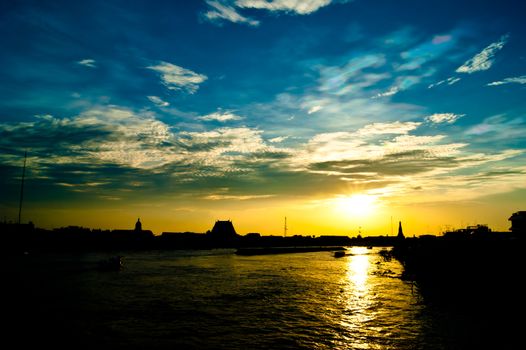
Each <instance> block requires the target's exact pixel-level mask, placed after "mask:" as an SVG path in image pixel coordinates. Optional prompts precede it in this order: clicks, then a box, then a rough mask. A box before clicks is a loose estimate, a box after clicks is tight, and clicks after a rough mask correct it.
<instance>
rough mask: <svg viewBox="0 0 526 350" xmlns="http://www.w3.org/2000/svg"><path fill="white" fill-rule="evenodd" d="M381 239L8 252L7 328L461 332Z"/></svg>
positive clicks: (39, 337)
mask: <svg viewBox="0 0 526 350" xmlns="http://www.w3.org/2000/svg"><path fill="white" fill-rule="evenodd" d="M380 249H381V248H373V249H367V248H364V247H353V248H349V253H350V255H349V256H346V257H343V258H334V257H333V255H332V254H331V253H330V252H314V253H300V254H281V255H266V256H237V255H235V254H233V250H209V251H153V252H133V253H123V255H124V259H123V261H124V268H123V269H122V270H121V271H105V272H102V271H99V270H97V269H96V264H97V261H99V260H100V259H104V258H106V257H108V256H109V255H108V254H83V255H64V254H62V255H45V256H24V257H18V258H17V259H16V261H15V263H16V264H17V265H18V268H17V269H15V272H14V273H13V274H12V275H10V277H9V278H11V283H10V286H9V287H8V291H9V292H10V293H11V298H14V301H12V302H11V303H10V304H11V306H10V308H9V310H10V311H9V313H8V314H9V317H10V319H11V320H10V322H9V323H10V324H11V326H12V330H11V334H12V335H13V337H16V339H17V341H18V342H19V343H20V345H21V346H22V345H24V343H27V342H33V341H37V342H39V343H41V344H45V343H48V342H49V343H51V344H61V343H65V344H66V345H69V346H71V348H81V347H93V346H104V347H112V348H128V349H129V348H147V349H169V348H182V349H452V348H463V344H465V341H466V337H464V336H463V335H462V332H459V331H458V328H456V327H454V329H452V326H451V322H450V321H451V320H450V319H449V315H444V314H443V313H441V312H437V310H435V309H433V307H432V306H430V305H426V303H425V302H424V301H423V298H422V297H421V296H420V294H419V292H418V288H416V287H415V286H414V285H413V284H412V283H410V282H404V281H403V280H402V279H401V278H400V275H401V272H402V266H401V265H400V263H399V262H398V261H396V260H394V259H392V260H390V261H386V260H385V259H384V258H382V256H380V254H378V253H379V251H380Z"/></svg>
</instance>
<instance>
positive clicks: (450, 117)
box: [425, 113, 465, 124]
mask: <svg viewBox="0 0 526 350" xmlns="http://www.w3.org/2000/svg"><path fill="white" fill-rule="evenodd" d="M463 116H465V114H455V113H435V114H433V115H430V116H428V117H426V118H425V119H426V121H428V122H431V123H434V124H441V123H447V124H453V123H454V122H456V121H457V120H458V119H459V118H461V117H463Z"/></svg>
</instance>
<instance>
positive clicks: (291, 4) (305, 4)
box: [235, 0, 332, 15]
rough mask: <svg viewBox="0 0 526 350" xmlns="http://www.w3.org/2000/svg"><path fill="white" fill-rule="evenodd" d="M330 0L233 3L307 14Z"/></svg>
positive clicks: (252, 0) (248, 6)
mask: <svg viewBox="0 0 526 350" xmlns="http://www.w3.org/2000/svg"><path fill="white" fill-rule="evenodd" d="M331 2H332V0H270V1H269V0H236V2H235V3H236V6H238V7H241V8H253V9H262V10H268V11H286V12H295V13H297V14H300V15H307V14H310V13H313V12H316V11H318V10H319V9H320V8H322V7H325V6H327V5H329V4H330V3H331Z"/></svg>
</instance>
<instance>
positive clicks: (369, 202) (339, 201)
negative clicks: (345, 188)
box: [334, 194, 377, 217]
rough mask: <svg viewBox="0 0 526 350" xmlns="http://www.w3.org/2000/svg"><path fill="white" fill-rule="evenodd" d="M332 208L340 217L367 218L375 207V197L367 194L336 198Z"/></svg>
mask: <svg viewBox="0 0 526 350" xmlns="http://www.w3.org/2000/svg"><path fill="white" fill-rule="evenodd" d="M334 207H335V209H336V210H337V211H338V212H340V213H341V214H342V215H350V216H352V217H368V216H370V215H371V214H373V213H374V211H375V209H376V207H377V197H376V196H373V195H368V194H355V195H352V196H345V197H338V198H336V199H335V200H334Z"/></svg>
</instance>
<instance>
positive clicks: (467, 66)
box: [456, 34, 510, 74]
mask: <svg viewBox="0 0 526 350" xmlns="http://www.w3.org/2000/svg"><path fill="white" fill-rule="evenodd" d="M509 37H510V36H509V34H506V35H503V36H501V38H500V40H499V41H497V42H494V43H492V44H490V45H489V46H487V47H486V48H484V50H482V51H481V52H479V53H478V54H476V55H475V56H473V57H472V58H470V59H469V60H467V61H466V62H464V64H463V65H462V66H460V67H458V68H457V70H456V72H457V73H468V74H471V73H475V72H479V71H484V70H488V69H490V68H491V66H492V65H493V62H494V57H495V55H496V54H497V52H499V51H500V50H502V48H503V47H504V45H505V44H506V43H507V42H508V39H509Z"/></svg>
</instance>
